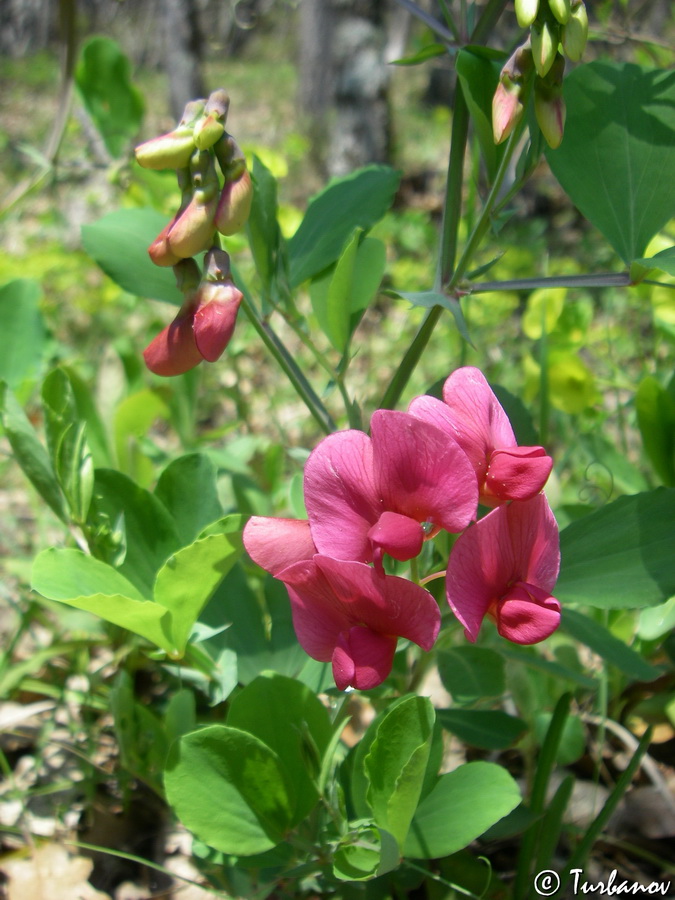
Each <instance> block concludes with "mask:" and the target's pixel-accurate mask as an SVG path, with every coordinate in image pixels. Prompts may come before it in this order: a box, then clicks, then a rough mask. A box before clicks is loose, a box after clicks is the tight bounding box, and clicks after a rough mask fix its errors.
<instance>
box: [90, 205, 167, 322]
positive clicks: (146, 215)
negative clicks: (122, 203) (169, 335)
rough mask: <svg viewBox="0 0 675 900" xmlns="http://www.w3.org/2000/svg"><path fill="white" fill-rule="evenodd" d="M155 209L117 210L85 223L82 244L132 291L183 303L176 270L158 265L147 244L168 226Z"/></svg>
mask: <svg viewBox="0 0 675 900" xmlns="http://www.w3.org/2000/svg"><path fill="white" fill-rule="evenodd" d="M167 224H168V223H167V219H166V216H163V215H162V214H161V213H159V212H157V211H156V210H154V209H118V210H116V211H115V212H111V213H108V214H107V215H106V216H103V218H101V219H99V220H98V221H97V222H93V223H92V224H91V225H83V226H82V245H83V247H84V249H85V250H86V252H87V253H88V254H89V256H91V258H92V259H93V260H95V261H96V262H97V263H98V264H99V266H100V267H101V268H102V269H103V271H104V272H105V274H106V275H108V276H109V277H110V278H112V280H113V281H114V282H115V283H116V284H118V285H119V286H120V287H121V288H123V289H124V290H125V291H128V292H129V293H130V294H135V295H136V296H137V297H148V298H151V299H153V300H165V301H166V302H167V303H174V304H176V306H180V305H181V303H182V302H183V295H182V294H181V292H180V291H179V290H178V288H177V287H176V279H175V277H174V274H173V269H171V268H166V267H164V266H156V265H155V264H154V263H153V262H152V260H151V259H150V257H149V256H148V247H149V246H150V244H151V243H152V242H153V241H154V239H155V238H156V237H157V235H158V234H159V232H160V231H161V230H162V229H163V228H164V227H165V226H166V225H167Z"/></svg>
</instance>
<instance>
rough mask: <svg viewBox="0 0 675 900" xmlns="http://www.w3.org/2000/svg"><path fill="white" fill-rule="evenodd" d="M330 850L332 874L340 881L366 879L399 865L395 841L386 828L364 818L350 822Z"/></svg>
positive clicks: (389, 870) (399, 859)
mask: <svg viewBox="0 0 675 900" xmlns="http://www.w3.org/2000/svg"><path fill="white" fill-rule="evenodd" d="M350 826H351V827H350V830H349V831H348V832H347V834H345V835H344V836H343V837H341V838H340V840H339V841H338V844H337V847H336V848H335V852H334V853H333V875H334V876H335V877H336V878H339V879H340V881H369V880H370V879H371V878H375V877H377V876H378V875H384V874H385V873H386V872H392V871H393V870H394V869H397V868H398V867H399V865H400V862H401V858H400V854H399V849H398V844H397V843H396V841H395V840H394V838H393V836H392V835H391V834H389V832H387V831H384V830H383V829H382V828H378V827H377V825H375V823H374V822H372V821H370V820H368V819H363V820H361V821H358V822H351V823H350Z"/></svg>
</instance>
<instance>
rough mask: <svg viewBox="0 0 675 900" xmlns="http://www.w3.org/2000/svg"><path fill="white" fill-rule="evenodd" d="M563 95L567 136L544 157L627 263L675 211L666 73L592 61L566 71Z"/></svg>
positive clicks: (672, 119) (674, 124)
mask: <svg viewBox="0 0 675 900" xmlns="http://www.w3.org/2000/svg"><path fill="white" fill-rule="evenodd" d="M564 94H565V103H566V105H567V109H568V114H567V120H566V122H565V137H564V140H563V142H562V144H561V145H560V147H558V149H557V150H550V149H549V150H547V151H546V157H547V159H548V162H549V165H550V166H551V169H552V171H553V174H554V175H555V176H556V178H557V179H558V181H559V182H560V184H561V185H562V186H563V188H564V189H565V191H566V192H567V194H569V196H570V197H571V199H572V201H573V203H574V204H575V205H576V206H577V207H578V208H579V209H580V210H581V212H582V213H583V214H584V215H585V216H586V218H587V219H588V220H589V221H590V222H592V223H593V224H594V225H595V226H596V228H598V229H599V230H600V231H601V232H602V233H603V234H604V236H605V237H606V238H607V240H608V241H609V242H610V244H611V245H612V246H613V247H614V249H615V250H616V252H617V253H618V255H619V256H620V257H621V259H622V260H623V261H624V262H625V263H626V264H627V265H630V263H631V262H632V261H633V260H634V259H640V258H642V257H643V255H644V251H645V248H646V247H647V244H648V243H649V241H650V240H651V238H652V237H653V236H654V235H655V234H656V233H657V232H658V231H660V229H661V228H662V227H663V226H664V225H665V224H666V223H667V222H668V220H669V219H670V218H672V216H673V212H674V211H675V162H674V161H673V154H672V152H671V147H672V144H673V138H674V136H675V103H674V102H673V101H674V100H675V81H674V80H673V77H672V72H667V71H665V70H661V69H646V68H641V67H640V66H636V65H634V64H632V63H614V62H604V61H603V62H601V61H597V62H592V63H588V64H586V65H582V66H579V67H578V68H576V69H575V70H574V71H573V72H571V73H570V75H569V76H568V77H567V78H566V79H565V83H564ZM580 160H583V165H579V162H580Z"/></svg>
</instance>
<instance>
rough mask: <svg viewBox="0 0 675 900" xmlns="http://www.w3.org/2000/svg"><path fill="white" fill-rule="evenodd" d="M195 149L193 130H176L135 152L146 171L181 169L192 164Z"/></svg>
mask: <svg viewBox="0 0 675 900" xmlns="http://www.w3.org/2000/svg"><path fill="white" fill-rule="evenodd" d="M194 149H195V142H194V140H193V137H192V129H191V128H189V129H187V130H185V129H182V130H181V129H176V130H175V131H170V132H169V133H168V134H163V135H161V137H156V138H152V140H149V141H146V142H145V143H144V144H140V145H139V146H138V147H136V150H135V151H134V152H135V154H136V162H137V163H138V164H139V166H143V168H144V169H180V168H182V167H183V166H186V165H187V164H188V163H189V162H190V157H191V156H192V154H193V152H194Z"/></svg>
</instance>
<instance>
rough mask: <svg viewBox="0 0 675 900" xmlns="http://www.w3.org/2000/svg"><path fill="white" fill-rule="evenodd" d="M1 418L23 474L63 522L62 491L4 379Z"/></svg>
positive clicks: (38, 441) (0, 403)
mask: <svg viewBox="0 0 675 900" xmlns="http://www.w3.org/2000/svg"><path fill="white" fill-rule="evenodd" d="M0 417H1V419H2V427H3V428H4V430H5V434H6V436H7V440H8V441H9V445H10V447H11V448H12V451H13V453H14V456H15V457H16V461H17V462H18V463H19V465H20V466H21V468H22V470H23V473H24V475H25V476H26V478H28V480H29V481H30V483H31V484H32V485H33V487H34V488H35V490H36V491H37V492H38V494H39V495H40V496H41V497H42V499H43V500H44V501H45V503H47V505H48V506H49V507H50V508H51V509H52V510H53V512H55V513H56V515H57V516H58V517H59V519H61V521H62V522H67V521H68V515H67V512H66V505H65V502H64V498H63V493H62V492H61V488H60V486H59V483H58V480H57V478H56V475H55V473H54V469H53V468H52V464H51V462H50V460H49V456H48V455H47V451H46V450H45V448H44V447H43V446H42V444H41V443H40V440H39V438H38V436H37V434H36V432H35V429H34V428H33V426H32V425H31V423H30V421H29V420H28V418H27V416H26V414H25V413H24V411H23V409H22V408H21V405H20V404H19V401H18V400H17V399H16V397H15V396H14V394H13V393H12V392H11V391H10V389H9V388H8V387H7V385H6V384H5V383H4V382H0Z"/></svg>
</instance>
